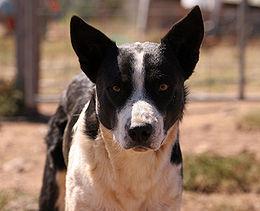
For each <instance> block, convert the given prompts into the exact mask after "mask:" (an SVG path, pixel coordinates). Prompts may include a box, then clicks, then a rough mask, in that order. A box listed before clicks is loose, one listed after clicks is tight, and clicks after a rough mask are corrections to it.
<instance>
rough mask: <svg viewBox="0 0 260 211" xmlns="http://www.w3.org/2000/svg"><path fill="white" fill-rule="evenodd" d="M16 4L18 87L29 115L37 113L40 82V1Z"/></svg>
mask: <svg viewBox="0 0 260 211" xmlns="http://www.w3.org/2000/svg"><path fill="white" fill-rule="evenodd" d="M15 3H16V49H17V50H16V58H17V78H16V85H17V87H18V88H19V89H20V90H21V91H22V92H23V94H24V105H25V109H26V112H27V114H29V115H30V114H34V113H37V104H36V94H37V93H38V81H39V44H40V34H39V23H40V22H39V14H38V11H39V1H38V0H15Z"/></svg>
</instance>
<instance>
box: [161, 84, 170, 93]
mask: <svg viewBox="0 0 260 211" xmlns="http://www.w3.org/2000/svg"><path fill="white" fill-rule="evenodd" d="M168 88H169V86H168V85H167V84H161V85H160V86H159V91H160V92H163V91H166V90H167V89H168Z"/></svg>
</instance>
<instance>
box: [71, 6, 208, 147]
mask: <svg viewBox="0 0 260 211" xmlns="http://www.w3.org/2000/svg"><path fill="white" fill-rule="evenodd" d="M203 34H204V30H203V21H202V17H201V12H200V9H199V8H198V7H195V8H194V9H193V10H192V11H191V12H190V13H189V14H188V16H187V17H185V18H184V19H182V20H181V21H180V22H178V23H177V24H175V25H174V26H173V27H172V29H171V30H170V31H169V32H168V33H167V34H166V36H165V37H164V38H163V39H162V40H161V43H160V44H157V43H149V42H145V43H134V44H127V45H122V46H119V47H117V46H116V44H115V43H114V42H112V41H111V40H110V39H109V38H107V37H106V36H105V35H104V34H103V33H101V32H100V31H98V30H96V29H94V28H93V27H91V26H89V25H87V24H86V23H85V22H84V21H82V20H81V19H79V18H77V17H73V18H72V20H71V40H72V45H73V48H74V50H75V52H76V54H77V55H78V57H79V62H80V65H81V69H82V70H83V71H84V72H85V73H86V75H87V76H88V77H89V79H90V80H91V81H92V82H94V83H95V84H96V94H97V102H96V103H97V115H98V118H99V121H100V123H101V124H102V125H103V126H104V127H106V128H107V129H108V130H110V131H111V133H112V135H113V137H114V140H115V141H116V142H117V143H118V144H119V145H120V146H121V147H122V148H125V149H130V148H131V149H134V150H137V151H144V150H147V149H152V150H157V149H159V148H160V146H161V145H162V144H163V143H164V140H165V137H166V135H167V131H168V130H169V129H170V128H171V127H172V126H173V125H174V123H175V122H176V121H178V120H180V119H181V118H182V115H183V109H184V105H185V97H186V93H185V87H184V81H185V80H186V79H187V78H189V76H190V75H191V74H192V72H193V69H194V68H195V65H196V63H197V61H198V58H199V48H200V45H201V42H202V39H203Z"/></svg>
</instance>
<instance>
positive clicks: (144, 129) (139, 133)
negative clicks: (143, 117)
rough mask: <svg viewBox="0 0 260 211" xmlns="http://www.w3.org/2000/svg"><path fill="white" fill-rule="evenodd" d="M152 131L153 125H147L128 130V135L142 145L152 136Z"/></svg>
mask: <svg viewBox="0 0 260 211" xmlns="http://www.w3.org/2000/svg"><path fill="white" fill-rule="evenodd" d="M152 130H153V127H152V125H150V124H145V125H140V126H136V127H131V128H130V129H129V130H128V134H129V136H130V137H131V138H132V140H133V141H135V142H138V143H140V144H144V143H145V142H146V141H147V140H148V139H149V137H150V136H151V134H152Z"/></svg>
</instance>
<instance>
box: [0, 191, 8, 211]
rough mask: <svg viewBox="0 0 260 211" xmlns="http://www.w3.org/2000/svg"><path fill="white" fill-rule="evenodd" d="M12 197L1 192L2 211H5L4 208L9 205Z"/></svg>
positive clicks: (0, 208)
mask: <svg viewBox="0 0 260 211" xmlns="http://www.w3.org/2000/svg"><path fill="white" fill-rule="evenodd" d="M9 198H10V196H9V194H8V193H6V192H4V191H0V210H3V209H4V207H5V206H6V205H7V203H8V202H9V200H10V199H9Z"/></svg>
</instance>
